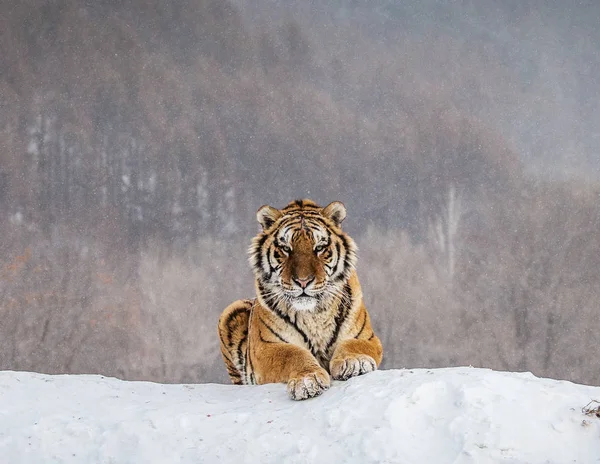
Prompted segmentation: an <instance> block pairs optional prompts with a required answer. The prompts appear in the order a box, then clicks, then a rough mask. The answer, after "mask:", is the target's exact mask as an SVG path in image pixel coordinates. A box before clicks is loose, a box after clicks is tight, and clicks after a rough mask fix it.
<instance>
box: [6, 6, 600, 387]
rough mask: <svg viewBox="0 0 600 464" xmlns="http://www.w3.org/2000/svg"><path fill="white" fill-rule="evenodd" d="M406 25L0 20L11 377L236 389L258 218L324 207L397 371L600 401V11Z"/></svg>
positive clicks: (173, 12) (248, 17)
mask: <svg viewBox="0 0 600 464" xmlns="http://www.w3.org/2000/svg"><path fill="white" fill-rule="evenodd" d="M509 4H510V5H509ZM402 5H403V6H402V7H401V8H400V7H395V6H394V3H389V2H383V1H381V2H376V3H373V4H372V5H371V4H370V3H366V2H350V1H348V2H345V1H335V2H334V1H331V2H323V3H319V4H316V3H313V2H298V3H296V2H261V1H259V0H254V1H252V2H239V3H238V2H233V1H232V2H228V1H223V0H184V1H180V2H166V1H162V0H127V1H119V2H115V1H109V0H102V1H100V0H99V1H85V0H54V1H43V2H40V1H34V0H20V1H19V2H9V1H4V2H1V3H0V31H1V32H0V50H1V51H2V53H1V54H0V213H1V214H2V216H1V217H2V219H1V221H0V231H1V233H2V236H3V239H2V241H1V242H0V250H1V252H0V259H1V262H0V266H1V268H0V296H1V298H0V312H1V317H0V369H27V370H36V371H43V372H50V373H54V372H92V373H103V374H107V375H118V376H120V377H123V378H128V379H138V378H144V379H152V380H160V381H209V380H210V381H214V380H224V379H225V375H224V374H225V371H224V368H223V367H222V366H221V365H220V363H221V361H220V359H219V354H218V350H217V340H216V331H215V327H216V320H217V317H218V314H219V312H220V311H221V309H222V308H223V307H224V306H225V305H226V304H228V302H229V301H230V300H231V299H233V298H239V297H247V296H251V294H252V292H253V290H252V282H251V274H250V272H249V269H248V265H247V263H246V254H245V249H246V247H247V245H248V244H249V240H250V237H251V236H252V235H254V233H255V232H256V227H257V225H256V223H255V218H254V216H255V211H256V210H257V209H258V207H259V206H261V205H262V204H265V203H269V204H272V205H273V206H278V207H281V206H283V205H285V204H286V203H287V202H288V201H290V200H292V199H294V198H300V197H309V198H312V199H314V200H316V201H318V202H320V203H323V204H326V203H328V202H329V201H332V200H341V201H343V202H344V203H345V204H346V206H347V208H348V210H349V217H348V219H347V221H346V223H345V227H347V229H348V230H349V231H350V233H352V235H353V236H354V237H355V238H356V240H357V242H358V244H359V247H360V249H361V252H360V257H361V258H360V261H359V267H358V269H359V276H360V277H361V279H362V281H363V287H364V291H365V295H366V298H367V304H368V306H369V307H370V308H371V309H370V311H371V312H372V314H373V319H374V324H375V325H376V327H378V328H379V329H380V331H382V332H383V333H382V335H383V336H382V339H383V342H384V346H385V349H386V359H385V366H387V367H405V366H447V365H456V364H472V365H478V366H486V367H493V368H499V369H511V370H517V369H519V370H521V369H523V370H532V371H533V372H534V373H536V374H538V375H546V376H552V377H559V378H568V379H572V380H577V381H580V382H596V383H597V382H600V373H599V372H598V371H597V369H596V368H595V362H594V359H593V356H590V348H591V347H593V346H597V344H598V341H599V337H600V335H599V334H600V330H598V329H599V328H600V327H599V324H600V323H599V322H598V321H597V317H596V313H597V310H598V303H597V302H598V301H599V296H600V278H599V277H598V275H597V272H596V270H597V269H598V268H599V266H600V235H599V234H598V233H597V231H598V230H599V228H600V202H599V201H598V199H599V193H600V188H599V187H598V184H597V180H596V177H595V175H594V169H598V163H597V160H596V158H595V157H596V155H597V153H598V147H599V146H600V139H598V137H597V134H595V133H594V131H595V130H596V129H594V128H597V127H598V124H600V120H598V117H599V116H598V115H600V111H597V110H598V105H599V101H600V100H598V99H597V98H593V91H597V84H598V82H597V78H595V77H594V76H597V75H599V74H600V60H599V59H598V32H597V30H596V28H595V25H596V24H597V21H594V18H595V19H596V20H597V19H600V12H599V11H598V8H597V7H596V6H595V5H594V4H593V3H590V4H585V3H582V4H580V5H579V6H578V7H577V8H574V9H572V10H568V11H566V10H564V8H563V7H561V6H560V4H558V3H557V4H554V3H552V2H550V3H548V5H546V6H544V7H540V9H534V8H531V7H522V6H519V5H520V3H518V2H517V3H515V2H498V1H493V0H487V1H485V2H473V3H471V2H466V1H465V2H456V3H455V4H453V5H454V6H453V7H449V6H447V5H446V6H444V5H438V2H432V1H428V2H416V1H415V2H403V3H402ZM482 5H483V6H482ZM561 8H562V9H561ZM596 96H597V95H596Z"/></svg>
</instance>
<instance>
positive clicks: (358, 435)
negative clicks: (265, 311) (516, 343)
mask: <svg viewBox="0 0 600 464" xmlns="http://www.w3.org/2000/svg"><path fill="white" fill-rule="evenodd" d="M592 399H600V387H589V386H583V385H577V384H573V383H570V382H566V381H555V380H549V379H539V378H536V377H534V376H533V375H531V374H528V373H525V374H515V373H501V372H494V371H491V370H486V369H474V368H449V369H435V370H425V369H415V370H390V371H378V372H374V373H372V374H368V375H365V376H362V377H358V378H354V379H351V380H349V381H348V382H333V385H332V387H331V389H330V390H329V391H327V392H325V393H324V394H323V395H322V396H320V397H318V398H314V399H311V400H308V401H304V402H294V401H291V400H289V399H288V397H287V394H286V392H285V387H284V386H283V385H264V386H258V387H257V386H244V387H240V386H230V385H162V384H155V383H147V382H124V381H120V380H116V379H112V378H105V377H101V376H88V375H80V376H74V375H62V376H49V375H41V374H33V373H26V372H0V461H1V462H3V463H35V464H38V463H49V462H53V463H86V464H87V463H161V464H165V463H194V464H196V463H200V462H202V463H228V462H232V463H236V464H239V463H244V462H248V463H255V462H260V463H278V464H279V463H328V464H331V463H361V464H363V463H408V464H418V463H427V464H430V463H478V464H482V463H528V464H531V463H560V464H564V463H567V462H569V463H572V462H578V463H593V462H600V419H598V418H596V417H590V416H586V415H584V414H583V413H582V407H583V406H585V405H586V404H587V403H588V402H589V401H590V400H592Z"/></svg>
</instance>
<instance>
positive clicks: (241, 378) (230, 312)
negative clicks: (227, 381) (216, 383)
mask: <svg viewBox="0 0 600 464" xmlns="http://www.w3.org/2000/svg"><path fill="white" fill-rule="evenodd" d="M252 304H253V301H252V300H238V301H235V302H233V303H231V304H230V305H229V306H227V308H225V310H224V311H223V313H222V314H221V317H220V318H219V339H220V341H221V354H222V355H223V360H224V361H225V366H226V368H227V372H228V373H229V377H230V378H231V382H232V383H234V384H237V385H242V384H245V383H247V372H246V348H247V346H248V321H249V319H250V310H251V309H252Z"/></svg>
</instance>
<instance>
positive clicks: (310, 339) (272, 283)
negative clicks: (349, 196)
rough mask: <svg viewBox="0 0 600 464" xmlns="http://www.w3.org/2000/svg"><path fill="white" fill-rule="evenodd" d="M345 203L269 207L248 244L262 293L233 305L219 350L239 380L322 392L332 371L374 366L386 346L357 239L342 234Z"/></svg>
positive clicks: (301, 392) (296, 394) (344, 373)
mask: <svg viewBox="0 0 600 464" xmlns="http://www.w3.org/2000/svg"><path fill="white" fill-rule="evenodd" d="M345 212H346V211H345V208H344V207H343V205H342V204H341V203H339V202H334V203H332V204H331V205H329V206H328V207H326V208H320V207H318V206H317V205H315V204H314V203H313V202H311V201H309V200H302V201H300V200H299V201H296V202H293V203H290V205H288V206H287V207H286V208H284V209H283V210H281V211H279V210H276V209H275V208H272V207H268V206H266V207H263V208H261V209H260V210H259V212H258V214H257V217H258V219H259V222H260V223H261V224H262V225H263V228H264V230H263V232H262V233H260V234H259V235H258V236H257V237H256V238H255V239H254V241H253V246H252V247H251V249H250V253H251V263H252V265H253V270H254V273H255V284H256V291H257V298H256V299H254V300H239V301H236V302H234V303H232V304H231V305H230V306H228V307H227V308H226V309H225V311H224V312H223V314H222V315H221V318H220V320H219V336H220V340H221V351H222V354H223V359H224V361H225V365H226V367H227V370H228V372H229V375H230V377H231V380H232V382H233V383H236V384H264V383H287V389H288V393H289V395H290V397H291V398H293V399H306V398H310V397H313V396H317V395H319V394H321V393H322V392H323V391H325V390H326V389H327V388H329V385H330V375H331V377H333V378H334V379H336V380H346V379H348V378H350V377H353V376H355V375H361V374H365V373H368V372H371V371H372V370H375V369H376V368H377V367H378V366H379V364H380V363H381V359H382V346H381V342H380V341H379V338H377V336H376V335H375V333H374V332H373V329H372V327H371V322H370V318H369V314H368V312H367V310H366V308H365V306H364V303H363V299H362V290H361V288H360V284H359V281H358V277H357V275H356V271H355V269H354V267H355V263H356V245H355V244H354V242H353V241H352V239H351V238H350V237H349V236H347V235H346V234H345V233H344V232H342V230H341V227H340V224H341V221H342V220H343V219H344V217H345Z"/></svg>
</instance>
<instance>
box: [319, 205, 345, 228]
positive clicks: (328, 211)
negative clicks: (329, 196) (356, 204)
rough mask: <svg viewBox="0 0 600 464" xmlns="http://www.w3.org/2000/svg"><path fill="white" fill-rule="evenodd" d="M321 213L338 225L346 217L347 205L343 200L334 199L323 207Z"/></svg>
mask: <svg viewBox="0 0 600 464" xmlns="http://www.w3.org/2000/svg"><path fill="white" fill-rule="evenodd" d="M321 214H323V216H325V217H326V218H329V219H331V220H332V221H333V222H335V225H336V226H339V225H340V224H341V223H342V221H343V220H344V219H345V218H346V207H345V206H344V204H343V203H342V202H341V201H334V202H332V203H329V204H328V205H327V206H326V207H325V208H323V211H322V212H321Z"/></svg>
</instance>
